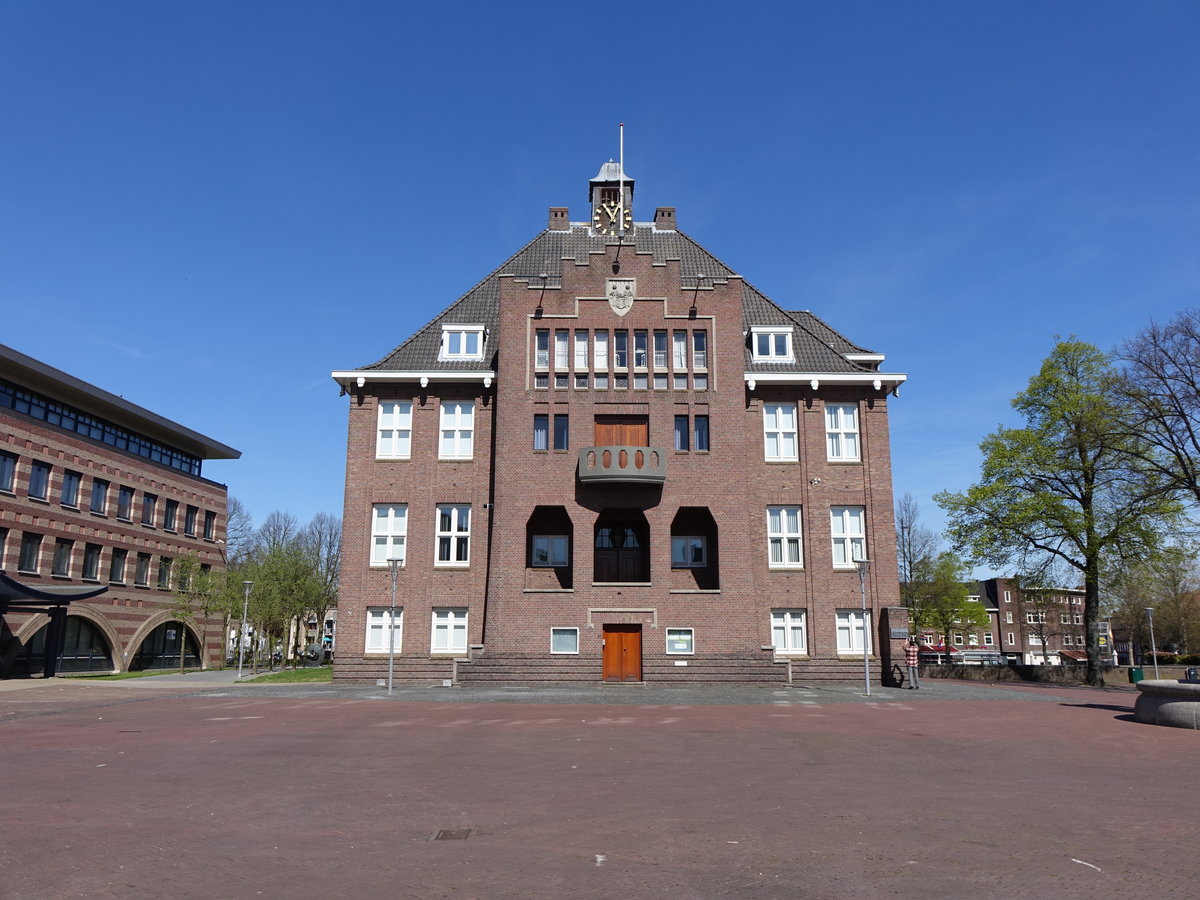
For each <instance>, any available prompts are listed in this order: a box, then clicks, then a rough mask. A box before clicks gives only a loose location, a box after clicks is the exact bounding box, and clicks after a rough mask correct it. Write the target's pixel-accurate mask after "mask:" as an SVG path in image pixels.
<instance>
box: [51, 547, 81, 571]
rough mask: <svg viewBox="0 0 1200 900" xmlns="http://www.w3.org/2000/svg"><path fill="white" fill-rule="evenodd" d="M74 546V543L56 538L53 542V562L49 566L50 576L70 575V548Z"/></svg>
mask: <svg viewBox="0 0 1200 900" xmlns="http://www.w3.org/2000/svg"><path fill="white" fill-rule="evenodd" d="M74 546H75V542H74V541H69V540H67V539H66V538H58V539H57V540H56V541H55V542H54V562H53V563H52V564H51V568H50V572H51V574H53V575H60V576H67V575H70V574H71V548H72V547H74Z"/></svg>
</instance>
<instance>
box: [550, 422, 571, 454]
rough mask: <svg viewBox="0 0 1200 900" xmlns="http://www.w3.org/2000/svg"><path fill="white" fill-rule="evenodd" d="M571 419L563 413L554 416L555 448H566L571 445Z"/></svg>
mask: <svg viewBox="0 0 1200 900" xmlns="http://www.w3.org/2000/svg"><path fill="white" fill-rule="evenodd" d="M570 435H571V428H570V420H569V419H568V418H567V416H566V415H565V414H563V413H559V414H558V415H556V416H555V417H554V449H555V450H566V449H567V448H568V447H569V446H570Z"/></svg>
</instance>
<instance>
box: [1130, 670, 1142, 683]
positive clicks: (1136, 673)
mask: <svg viewBox="0 0 1200 900" xmlns="http://www.w3.org/2000/svg"><path fill="white" fill-rule="evenodd" d="M1145 677H1146V671H1145V669H1143V668H1142V667H1141V666H1130V667H1129V683H1130V684H1137V683H1138V682H1139V681H1141V680H1142V679H1143V678H1145Z"/></svg>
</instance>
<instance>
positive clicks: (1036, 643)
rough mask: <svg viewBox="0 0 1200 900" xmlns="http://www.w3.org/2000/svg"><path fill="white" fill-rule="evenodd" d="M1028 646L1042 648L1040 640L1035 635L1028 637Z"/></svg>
mask: <svg viewBox="0 0 1200 900" xmlns="http://www.w3.org/2000/svg"><path fill="white" fill-rule="evenodd" d="M1029 646H1030V647H1040V646H1042V639H1041V638H1040V637H1038V636H1037V635H1036V634H1031V635H1030V636H1029Z"/></svg>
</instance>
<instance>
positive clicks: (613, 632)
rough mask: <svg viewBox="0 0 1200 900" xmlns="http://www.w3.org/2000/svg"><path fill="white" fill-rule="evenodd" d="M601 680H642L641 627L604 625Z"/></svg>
mask: <svg viewBox="0 0 1200 900" xmlns="http://www.w3.org/2000/svg"><path fill="white" fill-rule="evenodd" d="M603 665H604V669H603V676H602V677H603V678H604V680H605V681H641V680H642V626H641V625H605V626H604V654H603Z"/></svg>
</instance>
